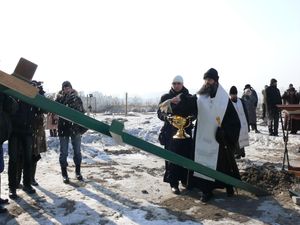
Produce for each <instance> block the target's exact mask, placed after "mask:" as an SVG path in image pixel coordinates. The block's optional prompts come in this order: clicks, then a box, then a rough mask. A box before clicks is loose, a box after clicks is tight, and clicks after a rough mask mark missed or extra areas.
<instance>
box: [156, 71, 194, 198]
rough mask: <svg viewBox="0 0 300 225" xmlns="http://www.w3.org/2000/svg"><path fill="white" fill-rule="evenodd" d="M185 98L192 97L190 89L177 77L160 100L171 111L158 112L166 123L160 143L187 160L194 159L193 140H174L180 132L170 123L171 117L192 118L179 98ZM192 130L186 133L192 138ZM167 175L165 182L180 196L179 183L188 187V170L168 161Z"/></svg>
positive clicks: (161, 110)
mask: <svg viewBox="0 0 300 225" xmlns="http://www.w3.org/2000/svg"><path fill="white" fill-rule="evenodd" d="M179 96H180V97H179ZM184 96H191V95H190V94H189V91H188V89H186V88H185V87H184V85H183V78H182V77H181V76H176V77H175V78H174V79H173V83H172V88H171V90H170V91H169V93H167V94H164V95H163V96H162V97H161V99H160V106H166V107H168V108H169V109H168V110H163V109H162V108H163V107H160V109H159V110H158V111H157V115H158V118H159V119H160V120H162V121H164V125H163V127H162V129H161V133H160V137H159V139H160V143H161V144H162V145H164V148H165V149H166V150H169V151H172V152H174V153H177V154H179V155H181V156H184V157H186V158H189V159H192V149H193V146H192V138H186V139H174V138H173V136H174V135H175V134H176V132H177V131H178V129H177V128H175V127H174V126H173V125H171V124H170V122H169V121H168V116H169V115H178V116H182V117H188V116H191V113H190V110H189V108H188V107H187V105H186V103H187V102H186V101H185V100H180V99H179V98H181V97H183V98H182V99H185V98H184ZM192 128H193V125H192V124H191V125H190V126H188V127H187V128H186V129H185V131H186V133H187V134H188V135H190V137H192ZM165 166H166V167H165V175H164V182H167V183H169V184H170V186H171V190H172V192H173V193H174V194H180V190H179V188H178V185H179V181H181V183H182V185H183V186H187V185H188V170H187V169H185V168H183V167H181V166H178V165H176V164H173V163H171V162H168V161H166V164H165Z"/></svg>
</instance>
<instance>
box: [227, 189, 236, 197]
mask: <svg viewBox="0 0 300 225" xmlns="http://www.w3.org/2000/svg"><path fill="white" fill-rule="evenodd" d="M226 193H227V197H232V196H233V195H234V190H233V187H227V188H226Z"/></svg>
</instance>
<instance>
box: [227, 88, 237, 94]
mask: <svg viewBox="0 0 300 225" xmlns="http://www.w3.org/2000/svg"><path fill="white" fill-rule="evenodd" d="M237 93H238V92H237V88H236V86H232V87H231V88H230V90H229V94H230V95H237Z"/></svg>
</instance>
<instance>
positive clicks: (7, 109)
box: [0, 80, 87, 213]
mask: <svg viewBox="0 0 300 225" xmlns="http://www.w3.org/2000/svg"><path fill="white" fill-rule="evenodd" d="M28 82H30V83H31V84H32V85H33V86H35V87H37V88H38V89H39V94H40V95H42V96H44V94H45V92H44V90H43V86H42V82H37V81H34V80H32V81H28ZM55 101H57V102H59V103H61V104H63V105H65V106H67V107H70V108H73V109H75V110H78V111H80V112H82V113H84V109H83V104H82V101H81V98H80V97H79V96H78V94H77V92H76V91H75V90H74V89H73V88H72V85H71V83H70V82H69V81H65V82H63V84H62V89H61V91H60V92H59V94H58V95H57V97H56V99H55ZM45 113H47V112H45V111H43V110H42V109H40V108H37V107H34V106H31V105H29V104H27V103H25V102H23V101H21V100H19V99H17V98H13V97H10V96H7V95H6V94H3V93H0V136H1V140H0V141H1V143H0V173H1V172H3V170H4V159H3V149H2V145H3V143H4V142H5V141H6V140H8V156H9V158H8V187H9V198H10V199H17V198H18V195H17V189H19V188H22V189H23V191H24V192H26V193H27V194H34V193H35V192H36V191H35V189H34V188H33V186H37V185H38V183H37V181H36V179H35V174H36V167H37V162H38V160H39V159H40V158H41V155H40V153H42V152H45V151H46V150H47V145H46V135H45V126H44V114H45ZM47 117H48V121H47V127H48V128H49V129H50V136H52V137H56V136H59V141H60V157H59V162H60V166H61V172H62V177H63V182H64V183H69V177H68V172H67V166H68V163H67V156H68V146H69V140H70V139H71V143H72V146H73V150H74V163H75V174H76V178H77V179H78V180H79V181H83V177H82V175H81V135H82V134H83V133H84V132H85V131H86V130H87V129H85V128H83V127H81V126H79V125H78V124H75V123H72V122H69V121H67V120H65V119H62V118H60V117H58V116H57V115H55V114H53V113H50V112H48V114H47ZM0 178H1V177H0ZM22 180H23V181H22ZM0 181H1V179H0ZM21 181H22V184H21ZM0 190H1V182H0ZM0 194H1V192H0ZM0 197H1V196H0ZM7 203H8V199H2V198H0V213H4V212H6V211H7V210H6V208H4V207H3V206H2V205H3V204H7Z"/></svg>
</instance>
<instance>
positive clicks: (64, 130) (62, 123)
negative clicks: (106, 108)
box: [56, 89, 85, 137]
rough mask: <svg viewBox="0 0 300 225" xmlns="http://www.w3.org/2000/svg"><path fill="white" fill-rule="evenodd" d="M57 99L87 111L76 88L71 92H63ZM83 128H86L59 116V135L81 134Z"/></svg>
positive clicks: (80, 110)
mask: <svg viewBox="0 0 300 225" xmlns="http://www.w3.org/2000/svg"><path fill="white" fill-rule="evenodd" d="M56 101H57V102H59V103H61V104H63V105H65V106H67V107H70V108H72V109H75V110H77V111H79V112H82V113H84V112H85V111H84V108H83V104H82V100H81V98H80V97H79V96H78V93H77V91H76V90H74V89H73V90H72V91H71V92H70V93H69V94H62V92H61V93H60V95H58V97H57V98H56ZM83 130H84V128H82V127H81V126H80V125H78V124H76V123H73V122H70V121H67V120H65V119H63V118H59V120H58V135H59V136H61V137H67V136H72V135H77V134H81V133H82V132H83Z"/></svg>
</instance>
